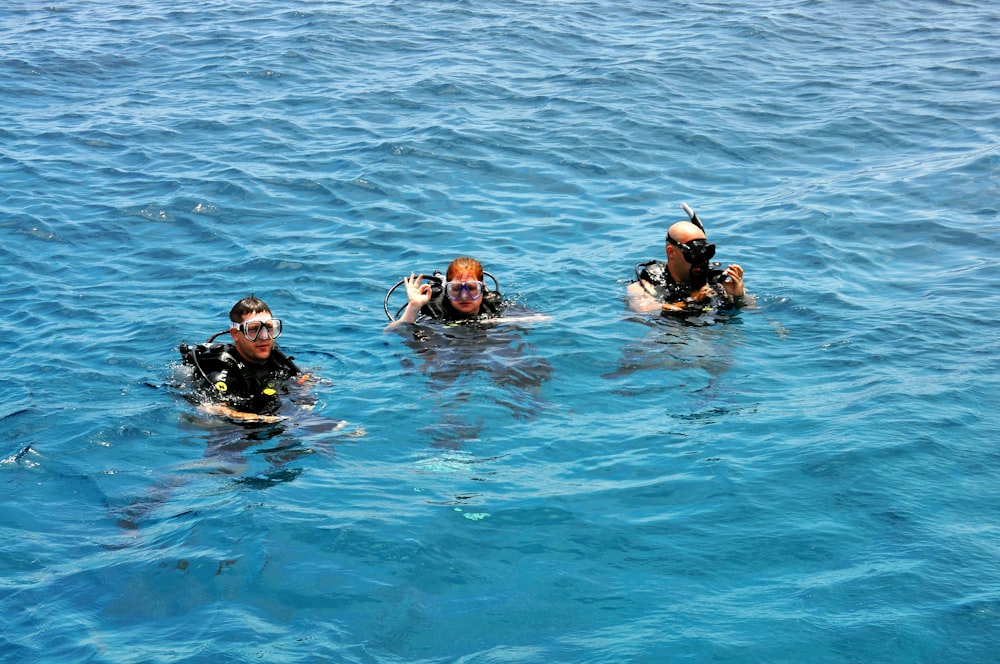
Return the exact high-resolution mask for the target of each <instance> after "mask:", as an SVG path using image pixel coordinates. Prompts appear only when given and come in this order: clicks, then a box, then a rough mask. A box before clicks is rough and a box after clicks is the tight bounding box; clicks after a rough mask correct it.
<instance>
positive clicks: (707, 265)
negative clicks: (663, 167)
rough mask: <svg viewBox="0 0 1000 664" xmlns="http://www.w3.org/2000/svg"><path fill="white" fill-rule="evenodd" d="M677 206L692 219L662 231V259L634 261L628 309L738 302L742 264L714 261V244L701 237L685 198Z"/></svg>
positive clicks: (692, 309)
mask: <svg viewBox="0 0 1000 664" xmlns="http://www.w3.org/2000/svg"><path fill="white" fill-rule="evenodd" d="M681 207H682V208H683V209H684V211H685V212H686V213H687V214H688V217H690V219H691V221H678V222H676V223H674V224H672V225H671V226H670V229H669V230H668V231H667V260H666V261H665V262H664V261H656V260H652V261H647V262H645V263H640V264H639V265H636V266H635V276H636V279H635V281H634V282H632V283H630V284H629V285H628V287H627V293H628V306H629V308H630V309H631V310H633V311H638V312H650V311H661V312H663V313H671V312H680V313H702V312H704V311H708V310H712V309H717V308H719V309H731V308H740V307H743V306H744V305H745V304H746V302H745V299H744V298H745V296H746V293H745V291H744V289H743V268H742V267H741V266H739V265H736V264H731V265H729V266H728V267H726V268H725V269H722V268H721V265H720V264H719V263H718V262H713V261H712V257H713V256H715V245H714V244H710V243H709V242H708V239H707V238H706V236H705V227H704V226H703V225H702V223H701V220H700V219H698V215H697V214H695V212H694V210H692V209H691V208H690V207H688V205H687V204H686V203H681Z"/></svg>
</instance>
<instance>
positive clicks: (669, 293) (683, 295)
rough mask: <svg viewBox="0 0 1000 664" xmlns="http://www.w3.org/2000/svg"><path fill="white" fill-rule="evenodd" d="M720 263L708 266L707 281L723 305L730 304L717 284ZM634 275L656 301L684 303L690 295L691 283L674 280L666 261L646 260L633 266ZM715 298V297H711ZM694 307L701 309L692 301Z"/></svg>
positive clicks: (721, 272)
mask: <svg viewBox="0 0 1000 664" xmlns="http://www.w3.org/2000/svg"><path fill="white" fill-rule="evenodd" d="M719 266H720V264H719V263H716V262H713V263H711V264H710V265H709V268H708V283H709V284H711V285H712V290H713V291H715V294H716V295H717V296H719V299H721V301H722V303H723V306H722V308H727V307H728V306H731V305H730V304H729V299H728V298H727V297H725V291H723V290H722V287H721V286H720V285H719V280H720V279H721V278H722V276H723V271H722V270H721V269H720V267H719ZM635 276H636V279H638V280H639V283H640V284H641V285H642V287H643V289H645V291H646V292H647V293H649V294H650V295H652V296H653V297H655V298H656V299H657V300H658V301H660V302H662V303H664V304H675V303H685V304H688V303H687V302H686V301H687V300H688V298H690V297H691V291H692V285H691V284H690V283H680V282H678V281H676V280H675V279H674V277H673V275H671V274H670V270H669V269H667V263H666V261H647V262H645V263H640V264H639V265H636V266H635ZM713 299H715V298H713ZM694 308H697V309H699V310H700V309H703V308H704V307H703V306H702V305H701V303H694Z"/></svg>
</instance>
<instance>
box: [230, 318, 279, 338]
mask: <svg viewBox="0 0 1000 664" xmlns="http://www.w3.org/2000/svg"><path fill="white" fill-rule="evenodd" d="M236 327H237V328H238V329H239V330H240V332H242V333H243V336H245V337H246V338H247V339H249V340H250V341H257V337H259V336H260V335H261V332H262V331H263V330H265V329H266V330H267V336H268V337H270V338H272V339H277V338H278V337H280V336H281V321H280V320H279V319H277V318H271V319H269V320H248V321H246V322H245V323H240V324H239V325H238V326H236Z"/></svg>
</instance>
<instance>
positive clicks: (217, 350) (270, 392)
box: [180, 343, 301, 415]
mask: <svg viewBox="0 0 1000 664" xmlns="http://www.w3.org/2000/svg"><path fill="white" fill-rule="evenodd" d="M180 351H181V357H182V358H183V359H184V363H185V364H188V365H191V366H193V367H194V379H195V381H196V383H197V386H198V387H197V389H198V392H199V393H201V394H202V395H204V396H207V397H208V398H209V399H211V400H212V401H217V402H221V403H223V404H225V405H227V406H229V407H230V408H233V409H234V410H238V411H240V412H244V413H256V414H258V415H265V414H273V413H274V412H276V411H277V410H278V407H279V406H280V405H281V399H280V395H281V394H283V393H285V392H287V391H288V390H287V383H288V382H289V379H291V378H293V377H294V376H296V375H298V374H300V373H301V371H300V370H299V368H298V367H297V366H295V363H294V362H292V359H291V358H290V357H288V356H286V355H285V354H284V353H283V352H281V350H280V349H279V348H278V346H277V345H275V346H274V347H273V348H272V349H271V355H270V357H268V358H267V360H265V361H264V362H261V363H259V364H255V363H251V362H247V361H246V360H244V359H243V358H242V357H241V356H240V354H239V352H237V350H236V348H235V346H233V344H223V343H213V344H198V345H197V346H187V345H186V344H181V348H180Z"/></svg>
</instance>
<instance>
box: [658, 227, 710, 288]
mask: <svg viewBox="0 0 1000 664" xmlns="http://www.w3.org/2000/svg"><path fill="white" fill-rule="evenodd" d="M713 256H715V245H714V244H711V243H709V241H708V240H707V239H706V238H705V231H703V230H701V229H700V228H698V227H697V226H695V225H694V224H692V223H691V222H690V221H678V222H677V223H675V224H673V225H672V226H671V227H670V230H669V231H667V267H668V268H669V270H670V274H671V276H672V277H673V278H674V280H675V281H678V282H690V283H691V284H692V285H693V286H695V287H696V288H700V287H701V286H704V285H705V281H706V279H707V278H708V264H709V261H711V260H712V257H713Z"/></svg>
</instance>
